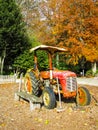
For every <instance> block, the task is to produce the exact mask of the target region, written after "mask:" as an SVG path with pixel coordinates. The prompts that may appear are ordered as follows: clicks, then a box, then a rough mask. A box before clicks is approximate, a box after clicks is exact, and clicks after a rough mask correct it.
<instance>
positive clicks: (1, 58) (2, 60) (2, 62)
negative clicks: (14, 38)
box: [0, 49, 6, 75]
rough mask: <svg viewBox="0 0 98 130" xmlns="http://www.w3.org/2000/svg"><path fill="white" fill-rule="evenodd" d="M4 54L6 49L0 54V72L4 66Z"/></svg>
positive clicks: (1, 72) (0, 72)
mask: <svg viewBox="0 0 98 130" xmlns="http://www.w3.org/2000/svg"><path fill="white" fill-rule="evenodd" d="M5 56H6V49H5V50H4V51H3V53H2V56H1V57H0V74H1V75H2V74H3V68H4V60H5Z"/></svg>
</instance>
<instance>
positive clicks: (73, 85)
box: [66, 77, 77, 92]
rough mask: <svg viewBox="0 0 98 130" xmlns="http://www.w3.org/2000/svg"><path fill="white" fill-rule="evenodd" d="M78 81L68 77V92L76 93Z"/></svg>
mask: <svg viewBox="0 0 98 130" xmlns="http://www.w3.org/2000/svg"><path fill="white" fill-rule="evenodd" d="M76 87H77V80H76V77H67V79H66V88H67V90H68V91H70V92H72V91H76Z"/></svg>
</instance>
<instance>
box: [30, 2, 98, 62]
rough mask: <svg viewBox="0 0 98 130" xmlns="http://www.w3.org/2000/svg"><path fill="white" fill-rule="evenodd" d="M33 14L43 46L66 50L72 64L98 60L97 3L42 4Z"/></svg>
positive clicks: (33, 23) (32, 24)
mask: <svg viewBox="0 0 98 130" xmlns="http://www.w3.org/2000/svg"><path fill="white" fill-rule="evenodd" d="M32 11H33V10H32ZM33 13H34V14H37V15H35V16H36V18H34V19H32V22H31V27H32V30H33V31H34V33H36V35H37V37H38V39H39V41H40V42H41V43H43V44H48V45H53V46H60V47H64V48H67V49H68V53H67V54H68V57H70V58H69V62H72V63H73V64H77V63H78V60H79V59H81V57H85V58H86V60H87V61H91V62H94V61H96V60H97V61H98V3H97V1H93V0H48V1H41V2H40V4H39V5H38V10H37V11H35V12H33ZM31 17H32V15H31Z"/></svg>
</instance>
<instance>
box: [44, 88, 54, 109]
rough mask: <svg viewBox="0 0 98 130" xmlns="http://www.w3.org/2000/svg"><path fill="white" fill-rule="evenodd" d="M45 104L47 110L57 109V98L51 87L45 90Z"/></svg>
mask: <svg viewBox="0 0 98 130" xmlns="http://www.w3.org/2000/svg"><path fill="white" fill-rule="evenodd" d="M42 96H43V103H44V106H45V107H46V108H47V109H53V108H55V107H56V98H55V94H54V92H53V90H52V89H51V88H49V87H47V88H45V89H44V90H43V95H42Z"/></svg>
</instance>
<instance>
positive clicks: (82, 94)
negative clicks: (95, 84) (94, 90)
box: [76, 87, 91, 106]
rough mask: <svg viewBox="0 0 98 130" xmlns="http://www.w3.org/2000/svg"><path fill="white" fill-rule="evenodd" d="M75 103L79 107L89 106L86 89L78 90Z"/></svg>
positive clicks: (89, 99) (89, 100) (88, 94)
mask: <svg viewBox="0 0 98 130" xmlns="http://www.w3.org/2000/svg"><path fill="white" fill-rule="evenodd" d="M76 102H77V104H78V105H80V106H85V105H89V104H90V102H91V95H90V93H89V91H88V89H87V88H85V87H80V88H78V95H77V98H76Z"/></svg>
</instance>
